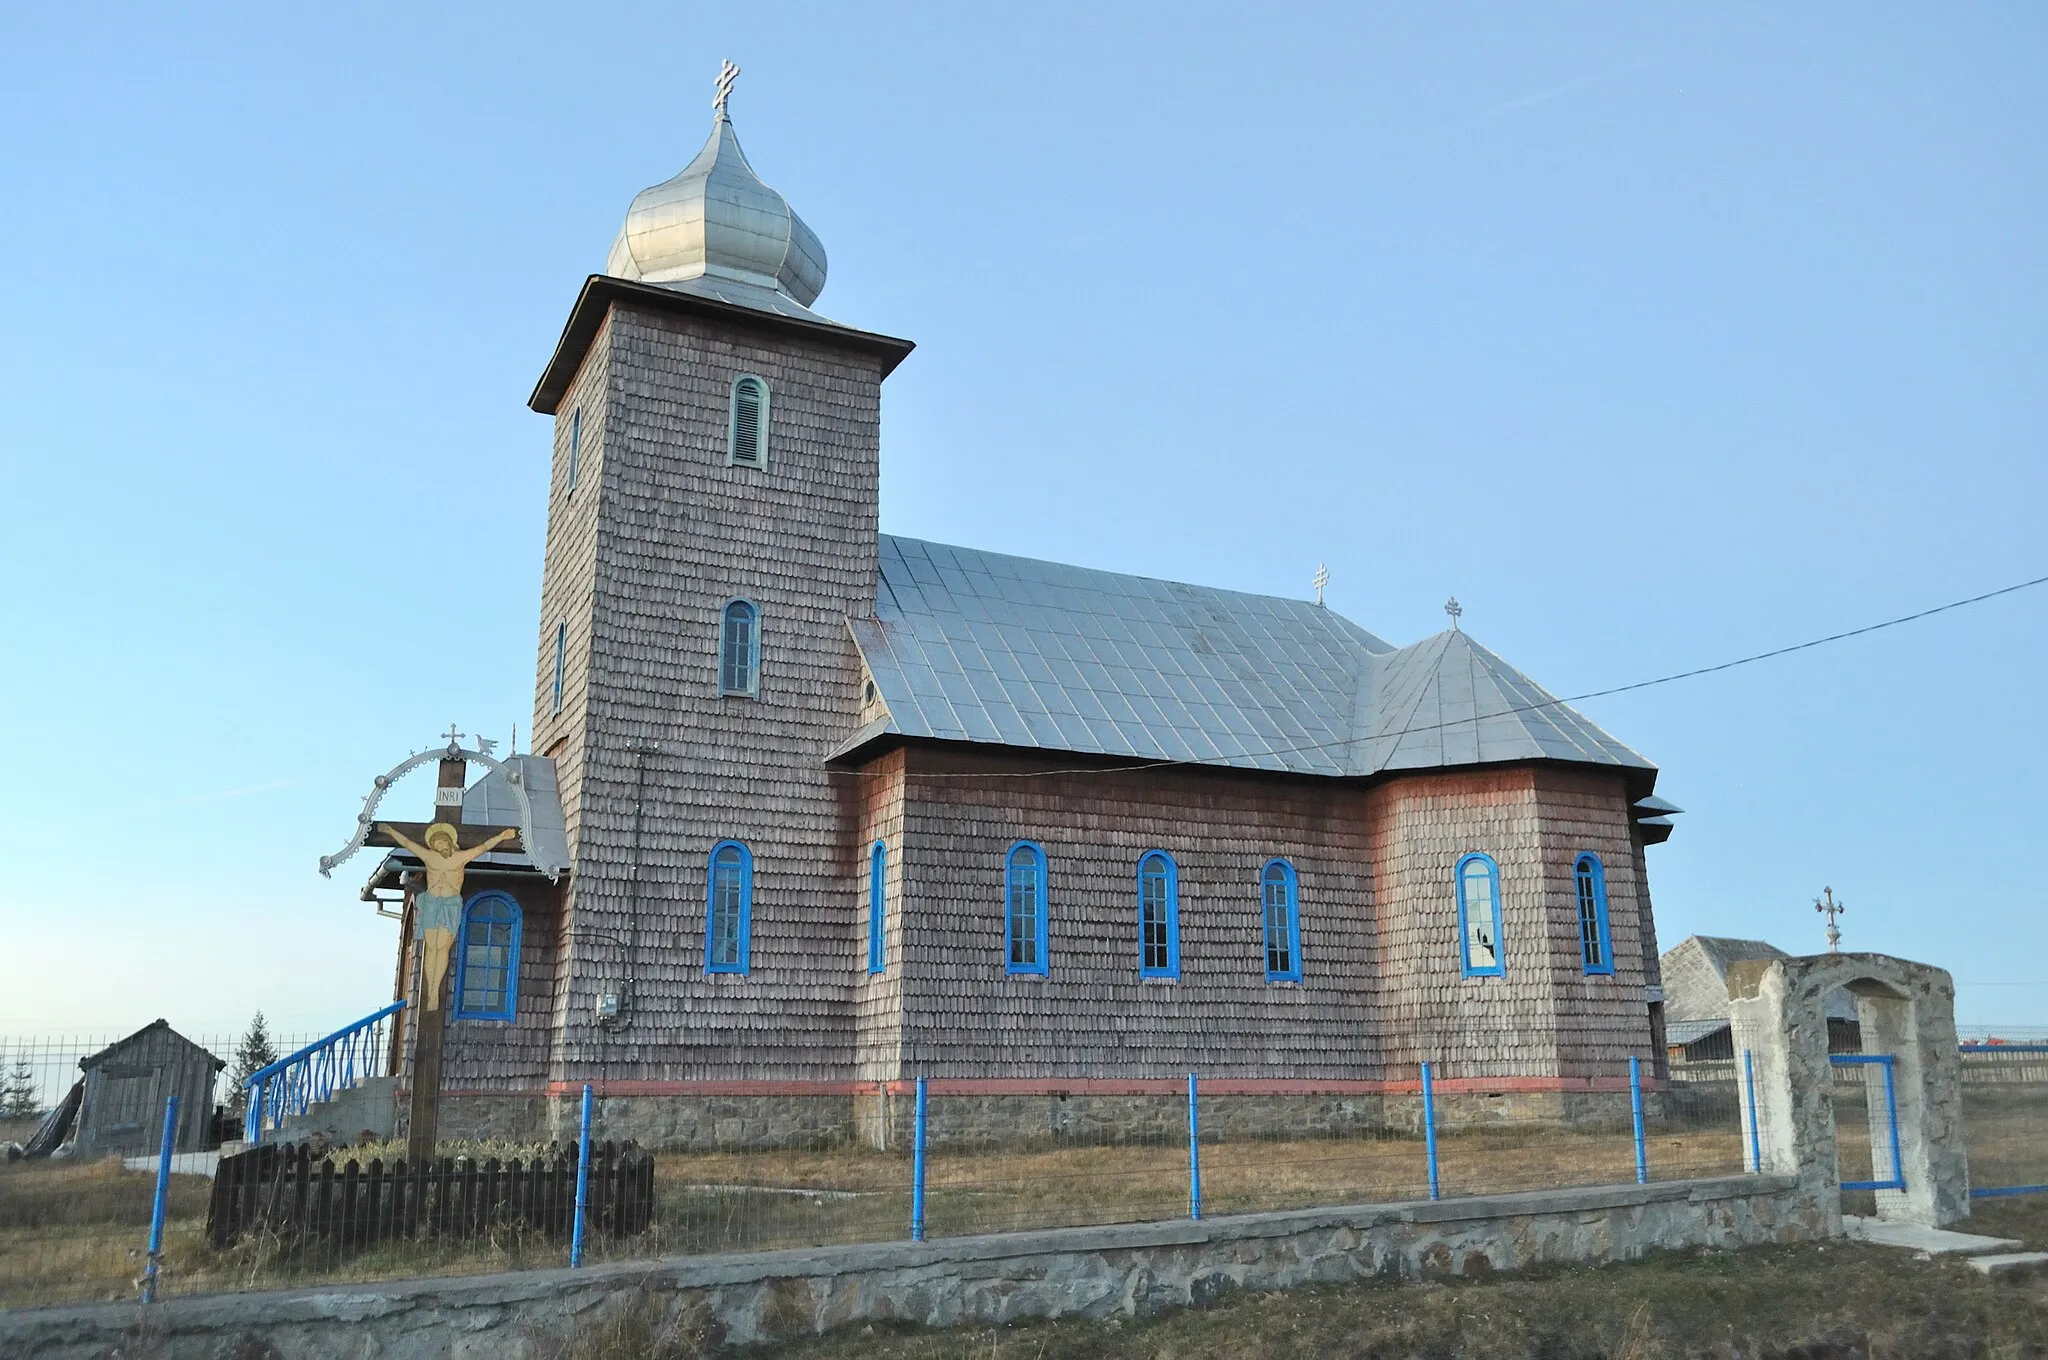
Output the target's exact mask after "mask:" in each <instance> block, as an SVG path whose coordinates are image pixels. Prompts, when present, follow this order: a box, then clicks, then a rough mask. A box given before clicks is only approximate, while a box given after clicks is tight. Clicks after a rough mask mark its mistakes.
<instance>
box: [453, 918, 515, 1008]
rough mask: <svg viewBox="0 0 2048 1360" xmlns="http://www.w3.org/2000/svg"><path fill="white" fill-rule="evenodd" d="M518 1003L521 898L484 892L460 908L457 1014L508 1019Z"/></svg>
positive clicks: (457, 947) (457, 953) (456, 978)
mask: <svg viewBox="0 0 2048 1360" xmlns="http://www.w3.org/2000/svg"><path fill="white" fill-rule="evenodd" d="M518 1004H519V904H518V903H517V902H514V901H513V900H512V899H511V898H510V897H508V896H506V895H505V894H504V893H501V892H480V893H478V894H477V895H476V896H474V897H472V898H470V899H469V901H468V902H467V903H466V904H464V906H463V908H462V939H461V941H460V942H459V943H458V944H457V946H456V950H455V1018H456V1019H458V1020H510V1019H511V1018H512V1013H513V1011H514V1010H515V1009H516V1008H517V1006H518Z"/></svg>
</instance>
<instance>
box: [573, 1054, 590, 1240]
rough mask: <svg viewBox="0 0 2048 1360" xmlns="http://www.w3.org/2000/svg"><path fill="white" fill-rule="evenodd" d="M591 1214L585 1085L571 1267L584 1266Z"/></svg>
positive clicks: (587, 1088)
mask: <svg viewBox="0 0 2048 1360" xmlns="http://www.w3.org/2000/svg"><path fill="white" fill-rule="evenodd" d="M589 1212H590V1083H589V1082H587V1081H586V1082H584V1083H583V1126H582V1128H581V1129H579V1130H578V1131H577V1134H576V1229H575V1231H574V1232H573V1233H572V1234H571V1235H570V1237H569V1265H570V1267H571V1268H572V1269H573V1268H575V1267H577V1266H581V1265H582V1264H583V1220H584V1218H585V1216H586V1215H587V1214H588V1213H589Z"/></svg>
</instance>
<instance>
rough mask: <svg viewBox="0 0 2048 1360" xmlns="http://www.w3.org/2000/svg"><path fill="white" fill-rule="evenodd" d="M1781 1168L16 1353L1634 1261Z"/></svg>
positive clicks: (445, 1296)
mask: <svg viewBox="0 0 2048 1360" xmlns="http://www.w3.org/2000/svg"><path fill="white" fill-rule="evenodd" d="M1825 1218H1826V1215H1825V1214H1824V1213H1823V1212H1822V1211H1821V1209H1820V1206H1819V1204H1818V1203H1817V1202H1816V1201H1815V1200H1814V1198H1813V1197H1812V1196H1811V1195H1809V1194H1806V1193H1803V1192H1802V1191H1801V1189H1800V1187H1799V1183H1798V1181H1797V1180H1796V1179H1795V1178H1793V1177H1790V1176H1731V1177H1724V1178H1720V1179H1715V1180H1700V1181H1674V1182H1672V1183H1670V1184H1665V1185H1647V1186H1637V1185H1626V1186H1611V1187H1604V1188H1600V1189H1592V1190H1551V1191H1541V1192H1537V1193H1533V1194H1520V1195H1498V1196H1485V1197H1474V1198H1471V1199H1454V1200H1443V1201H1438V1202H1430V1201H1423V1202H1420V1203H1413V1204H1391V1205H1366V1206H1359V1207H1354V1208H1335V1209H1307V1210H1298V1211H1295V1212H1291V1213H1276V1214H1247V1215H1243V1216H1240V1217H1234V1218H1217V1219H1209V1220H1205V1221H1203V1222H1199V1223H1197V1222H1190V1221H1188V1220H1185V1219H1182V1220H1178V1221H1175V1222H1169V1223H1145V1224H1132V1225H1127V1226H1119V1227H1108V1228H1064V1229H1058V1230H1055V1231H1050V1232H1034V1233H1013V1234H1007V1235H1003V1236H995V1237H962V1238H952V1239H941V1240H939V1241H936V1242H925V1243H911V1242H895V1243H887V1244H881V1245H870V1246H849V1247H825V1248H818V1249H813V1250H808V1251H781V1252H763V1253H759V1254H754V1255H747V1256H710V1257H697V1258H686V1259H670V1260H666V1261H621V1262H616V1263H612V1264H608V1265H603V1266H596V1267H592V1268H590V1269H586V1270H577V1271H570V1270H533V1271H525V1272H520V1273H517V1274H505V1275H489V1276H480V1277H474V1278H469V1279H460V1278H457V1279H445V1278H444V1279H425V1280H409V1281H394V1282H389V1283H383V1284H356V1285H341V1286H333V1287H329V1288H323V1289H304V1290H293V1291H289V1292H279V1293H261V1294H256V1293H252V1294H216V1295H204V1296H195V1297H190V1298H176V1297H173V1298H170V1299H167V1300H165V1301H163V1302H160V1303H157V1304H153V1305H151V1306H150V1307H148V1308H145V1309H138V1308H137V1307H136V1305H135V1304H133V1303H124V1304H92V1305H85V1306H80V1307H70V1308H44V1309H29V1310H23V1311H19V1312H12V1313H6V1314H0V1354H5V1355H7V1356H9V1357H13V1358H14V1360H96V1358H97V1357H101V1356H105V1355H108V1354H116V1353H118V1354H122V1355H127V1354H147V1355H149V1356H152V1357H155V1360H215V1357H218V1356H222V1355H235V1356H239V1357H246V1358H247V1360H272V1358H273V1357H285V1356H289V1357H292V1360H357V1357H361V1356H365V1355H376V1356H379V1357H382V1360H416V1358H417V1360H425V1358H426V1357H436V1358H437V1360H438V1357H444V1356H445V1357H452V1358H453V1360H486V1358H488V1360H501V1358H503V1360H542V1357H545V1356H547V1355H549V1354H552V1353H554V1352H555V1350H556V1349H557V1348H559V1346H560V1345H561V1344H562V1343H563V1341H564V1340H565V1339H566V1337H567V1335H568V1334H569V1332H570V1330H571V1329H574V1330H575V1331H578V1332H587V1331H588V1330H590V1328H591V1327H592V1326H594V1325H596V1324H597V1323H598V1322H599V1321H601V1320H602V1319H603V1318H605V1317H606V1316H607V1315H610V1314H612V1313H615V1312H624V1311H626V1310H632V1309H643V1310H647V1311H648V1312H650V1313H652V1314H655V1315H658V1316H659V1317H660V1318H662V1319H669V1320H682V1321H684V1322H686V1323H687V1330H693V1331H698V1332H701V1333H702V1334H704V1335H706V1336H707V1337H708V1338H710V1339H711V1340H712V1341H713V1342H714V1343H715V1344H719V1345H724V1346H738V1345H747V1344H751V1343H755V1342H760V1341H765V1340H770V1339H773V1338H775V1337H788V1336H795V1335H802V1334H806V1333H815V1332H823V1331H827V1330H830V1329H832V1328H834V1327H839V1326H844V1325H846V1324H849V1323H856V1322H861V1321H864V1320H891V1321H899V1322H911V1323H917V1324H920V1325H924V1326H932V1327H951V1326H957V1325H960V1324H963V1323H970V1322H976V1323H998V1324H999V1323H1006V1322H1012V1321H1016V1320H1019V1319H1023V1318H1051V1317H1062V1316H1070V1315H1080V1316H1084V1317H1096V1318H1105V1317H1111V1316H1115V1315H1132V1314H1138V1313H1149V1312H1155V1311H1159V1310H1162V1309H1167V1308H1175V1307H1182V1306H1186V1305H1188V1304H1199V1303H1204V1302H1207V1301H1208V1300H1210V1299H1213V1298H1215V1297H1217V1296H1218V1295H1220V1294H1222V1293H1224V1292H1226V1291H1229V1290H1235V1289H1257V1290H1270V1289H1286V1288H1291V1287H1294V1286H1299V1285H1305V1284H1342V1283H1347V1282H1350V1281H1356V1280H1363V1279H1368V1278H1371V1277H1376V1276H1377V1277H1382V1278H1414V1277H1419V1276H1426V1275H1432V1274H1437V1275H1448V1274H1468V1275H1469V1274H1478V1273H1482V1272H1485V1271H1492V1270H1513V1269H1516V1268H1519V1267H1523V1266H1528V1265H1533V1264H1537V1263H1539V1262H1552V1261H1558V1262H1562V1261H1575V1262H1581V1263H1597V1262H1603V1261H1613V1260H1626V1259H1631V1258H1634V1257H1638V1256H1641V1255H1643V1254H1644V1253H1645V1252H1648V1251H1653V1250H1657V1249H1660V1248H1684V1247H1709V1246H1710V1247H1722V1248H1730V1247H1742V1246H1750V1245H1754V1244H1757V1243H1763V1242H1787V1241H1799V1240H1804V1239H1807V1238H1812V1237H1816V1236H1820V1235H1822V1233H1823V1232H1824V1224H1825Z"/></svg>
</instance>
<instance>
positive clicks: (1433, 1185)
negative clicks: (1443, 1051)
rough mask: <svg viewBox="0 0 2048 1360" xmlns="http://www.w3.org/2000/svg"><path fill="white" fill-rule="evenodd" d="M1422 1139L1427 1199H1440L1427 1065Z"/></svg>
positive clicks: (1432, 1094) (1433, 1104)
mask: <svg viewBox="0 0 2048 1360" xmlns="http://www.w3.org/2000/svg"><path fill="white" fill-rule="evenodd" d="M1422 1137H1423V1143H1424V1145H1425V1146H1426V1147H1427V1148H1428V1149H1429V1197H1430V1198H1431V1199H1442V1198H1443V1197H1444V1196H1443V1187H1442V1186H1441V1185H1440V1184H1439V1183H1438V1182H1437V1176H1436V1092H1435V1088H1434V1087H1433V1086H1431V1085H1430V1081H1429V1064H1428V1063H1424V1064H1423V1065H1422Z"/></svg>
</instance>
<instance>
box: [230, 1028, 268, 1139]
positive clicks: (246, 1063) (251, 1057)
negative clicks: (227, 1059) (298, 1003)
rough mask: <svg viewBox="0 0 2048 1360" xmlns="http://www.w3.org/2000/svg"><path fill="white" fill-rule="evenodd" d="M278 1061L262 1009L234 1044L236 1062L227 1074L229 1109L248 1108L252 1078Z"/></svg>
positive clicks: (237, 1112)
mask: <svg viewBox="0 0 2048 1360" xmlns="http://www.w3.org/2000/svg"><path fill="white" fill-rule="evenodd" d="M276 1061H277V1050H276V1049H275V1048H273V1047H272V1046H271V1043H270V1025H269V1022H268V1021H266V1020H264V1018H263V1012H262V1011H258V1012H256V1018H255V1019H253V1020H251V1021H250V1022H249V1029H248V1032H246V1033H245V1034H243V1035H242V1042H241V1043H239V1044H237V1045H236V1046H235V1065H234V1068H233V1070H232V1071H231V1072H230V1074H229V1077H228V1092H229V1094H228V1108H229V1109H230V1110H232V1111H234V1112H235V1113H236V1114H240V1113H242V1112H243V1110H244V1109H246V1108H247V1105H248V1099H249V1092H248V1081H249V1078H251V1077H253V1076H255V1075H256V1074H257V1073H258V1072H260V1071H262V1070H263V1069H264V1068H266V1067H268V1066H270V1065H271V1064H272V1063H274V1062H276Z"/></svg>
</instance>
